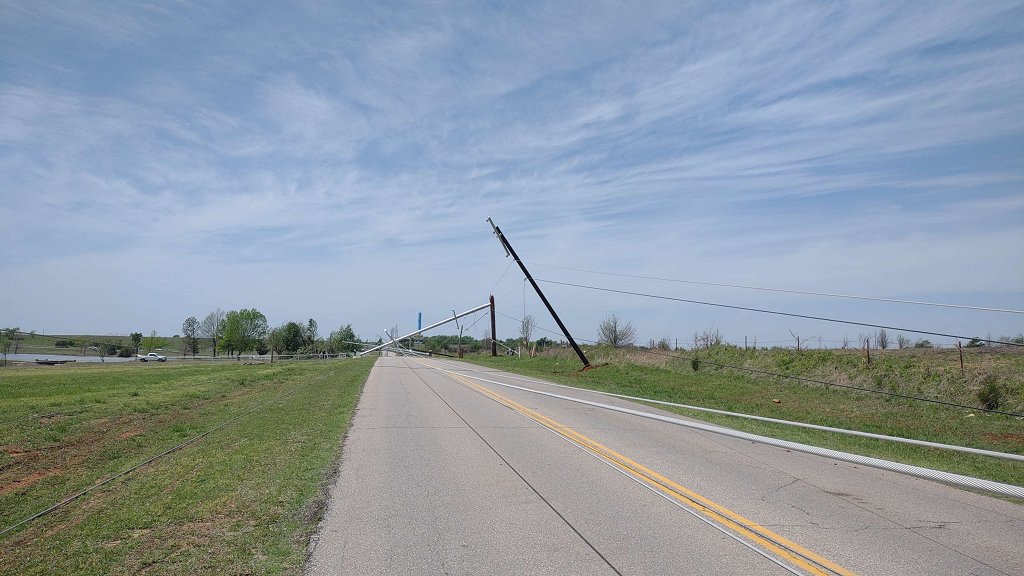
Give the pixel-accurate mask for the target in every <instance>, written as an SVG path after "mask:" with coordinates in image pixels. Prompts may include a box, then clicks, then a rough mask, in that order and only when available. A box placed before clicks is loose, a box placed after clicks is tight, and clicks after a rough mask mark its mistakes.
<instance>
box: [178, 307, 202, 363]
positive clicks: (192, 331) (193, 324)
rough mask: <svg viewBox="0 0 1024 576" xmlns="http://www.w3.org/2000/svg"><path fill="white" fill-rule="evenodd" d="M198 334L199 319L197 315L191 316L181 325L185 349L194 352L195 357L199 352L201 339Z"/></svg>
mask: <svg viewBox="0 0 1024 576" xmlns="http://www.w3.org/2000/svg"><path fill="white" fill-rule="evenodd" d="M198 334H199V320H196V317H195V316H189V317H188V318H186V319H185V322H184V323H183V324H182V325H181V335H182V336H184V340H185V349H186V350H188V351H190V352H192V357H193V358H195V357H196V353H197V352H199V340H198V339H197V338H196V336H197V335H198Z"/></svg>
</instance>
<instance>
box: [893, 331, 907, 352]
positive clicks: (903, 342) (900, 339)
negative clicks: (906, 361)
mask: <svg viewBox="0 0 1024 576" xmlns="http://www.w3.org/2000/svg"><path fill="white" fill-rule="evenodd" d="M896 347H897V348H899V349H900V350H902V349H904V348H910V338H907V337H906V336H904V335H903V334H902V333H901V334H897V335H896Z"/></svg>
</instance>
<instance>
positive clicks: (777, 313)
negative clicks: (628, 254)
mask: <svg viewBox="0 0 1024 576" xmlns="http://www.w3.org/2000/svg"><path fill="white" fill-rule="evenodd" d="M537 281H538V282H547V283H548V284H558V285H561V286H572V287H574V288H585V289H587V290H597V291H600V292H612V293H614V294H627V295H630V296H642V297H644V298H654V299H657V300H671V301H673V302H686V303H688V304H700V305H702V306H715V307H718V308H731V309H733V310H744V311H747V312H759V313H761V314H775V315H778V316H789V317H791V318H805V319H808V320H820V321H822V322H835V323H836V324H850V325H853V326H865V327H868V328H881V329H884V330H895V331H897V332H910V333H913V334H926V335H928V336H942V337H943V338H955V339H960V340H975V341H978V342H988V343H991V344H1001V345H1006V346H1018V347H1022V348H1024V344H1017V343H1015V342H1000V341H999V340H989V339H986V338H978V337H976V336H962V335H959V334H945V333H942V332H929V331H927V330H913V329H911V328H900V327H898V326H886V325H883V324H871V323H868V322H856V321H854V320H840V319H837V318H826V317H824V316H810V315H807V314H796V313H793V312H780V311H778V310H763V309H761V308H750V307H748V306H736V305H734V304H720V303H717V302H704V301H702V300H690V299H687V298H675V297H673V296H661V295H658V294H647V293H644V292H632V291H629V290H615V289H613V288H601V287H600V286H588V285H586V284H573V283H571V282H558V281H556V280H544V279H541V278H537Z"/></svg>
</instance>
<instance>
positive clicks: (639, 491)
mask: <svg viewBox="0 0 1024 576" xmlns="http://www.w3.org/2000/svg"><path fill="white" fill-rule="evenodd" d="M480 378H483V379H484V380H490V381H496V382H506V383H510V384H515V385H517V386H523V387H529V388H535V389H542V390H546V391H556V392H558V393H561V394H566V392H565V391H564V390H556V389H553V388H550V387H548V386H546V385H544V384H541V383H528V382H524V380H523V379H522V378H521V377H516V376H514V375H509V374H505V373H501V372H497V371H493V370H489V369H484V368H479V367H476V366H472V365H468V364H463V363H457V362H448V361H437V360H417V359H411V358H382V359H380V360H379V361H378V362H377V364H376V366H375V367H374V369H373V371H372V372H371V374H370V378H369V379H368V380H367V383H366V388H365V391H364V393H363V396H362V399H361V400H360V403H359V407H358V410H357V412H356V415H355V419H354V421H353V425H352V428H351V429H350V432H349V436H348V438H347V440H346V444H345V451H344V454H343V459H342V463H341V466H340V469H339V472H338V478H337V482H336V484H335V485H334V486H333V487H332V489H331V495H330V502H329V505H328V509H327V511H326V513H325V517H324V520H323V523H322V525H321V529H320V532H319V534H318V536H317V538H316V541H315V545H314V548H313V554H312V557H311V559H310V563H309V566H308V568H309V572H310V573H312V574H617V573H618V574H736V573H744V574H789V573H797V574H1024V506H1021V505H1020V504H1019V503H1015V502H1008V501H1005V500H1000V499H997V498H991V497H987V496H983V495H978V494H973V493H970V492H965V491H962V490H958V489H955V488H951V487H947V486H944V485H940V484H936V483H934V482H929V481H926V480H920V479H916V478H910V477H905V476H901V475H898V474H895V473H890V472H883V471H879V470H874V469H870V468H863V467H859V466H855V465H851V464H846V463H842V462H835V461H832V460H828V459H824V458H820V457H816V456H811V455H807V454H799V453H793V452H788V451H786V450H782V449H779V448H772V447H768V446H764V445H760V444H753V443H750V442H746V441H742V440H736V439H732V438H727V437H723V436H720V435H715V434H709V433H704V432H698V431H694V430H691V429H687V428H684V427H681V426H676V425H672V424H668V423H664V422H658V421H653V420H649V419H645V418H639V417H636V416H631V415H628V414H622V413H618V412H613V411H610V410H604V409H600V408H596V407H592V406H586V405H581V404H578V403H574V402H569V401H565V400H559V399H555V398H550V397H546V396H542V395H538V394H531V393H529V392H525V391H521V390H515V389H510V388H506V387H502V386H497V385H494V384H491V383H488V382H484V381H482V380H480ZM571 395H573V396H577V397H580V398H586V399H594V400H597V401H599V402H603V403H606V404H616V405H622V406H630V407H633V408H636V409H639V410H643V411H647V412H656V410H654V409H651V408H648V407H645V406H637V405H635V404H630V403H628V402H625V401H619V400H610V399H609V398H607V397H603V396H597V395H594V394H591V393H587V392H583V391H580V392H571Z"/></svg>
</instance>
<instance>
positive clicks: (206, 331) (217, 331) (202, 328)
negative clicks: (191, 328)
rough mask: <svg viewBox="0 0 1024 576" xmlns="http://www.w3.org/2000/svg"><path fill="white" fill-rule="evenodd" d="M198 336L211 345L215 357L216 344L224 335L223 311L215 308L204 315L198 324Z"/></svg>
mask: <svg viewBox="0 0 1024 576" xmlns="http://www.w3.org/2000/svg"><path fill="white" fill-rule="evenodd" d="M199 334H200V335H201V336H202V337H203V338H209V339H210V341H211V342H212V343H213V355H214V356H216V355H217V342H218V341H219V340H220V339H221V337H222V336H223V335H224V311H223V310H221V309H220V308H217V309H216V310H214V311H213V312H210V313H209V314H207V315H206V318H204V319H203V321H202V322H201V323H200V324H199Z"/></svg>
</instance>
